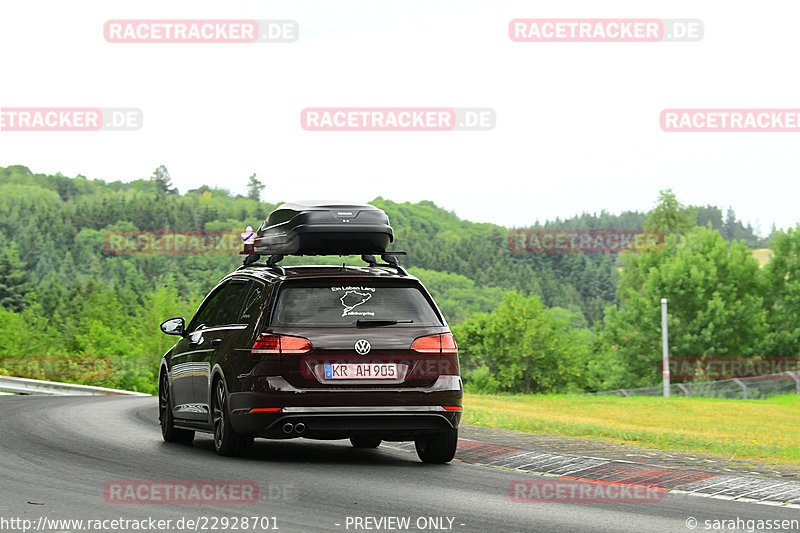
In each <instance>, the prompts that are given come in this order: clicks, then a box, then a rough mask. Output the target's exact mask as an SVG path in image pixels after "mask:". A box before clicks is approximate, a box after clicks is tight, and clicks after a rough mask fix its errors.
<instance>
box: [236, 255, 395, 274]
mask: <svg viewBox="0 0 800 533" xmlns="http://www.w3.org/2000/svg"><path fill="white" fill-rule="evenodd" d="M262 255H267V254H265V253H259V252H253V253H251V254H250V255H248V256H247V257H245V258H244V261H243V264H242V266H240V267H239V268H237V269H236V270H239V269H242V268H247V267H251V266H253V267H264V268H270V269H272V270H274V271H275V272H277V273H278V274H280V275H281V276H285V275H286V270H285V269H284V268H283V267H282V266H280V265H279V264H278V263H279V262H280V261H282V260H283V258H284V256H283V255H282V254H271V255H270V256H269V259H267V263H266V264H263V263H257V262H256V261H258V260H259V259H260V258H261V256H262ZM398 255H408V252H401V251H395V252H383V253H382V254H381V259H383V260H384V261H385V262H384V263H379V262H378V260H377V259H375V256H374V255H372V254H362V255H361V260H362V261H364V262H365V263H367V265H369V267H370V268H393V269H395V270H396V271H397V273H398V274H399V275H401V276H408V272H407V271H406V269H404V268H403V267H401V266H400V263H399V262H398V261H397V257H396V256H398ZM342 266H345V265H344V264H342Z"/></svg>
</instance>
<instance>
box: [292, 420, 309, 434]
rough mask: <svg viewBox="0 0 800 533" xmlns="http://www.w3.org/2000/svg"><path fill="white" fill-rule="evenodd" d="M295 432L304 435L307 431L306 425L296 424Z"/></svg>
mask: <svg viewBox="0 0 800 533" xmlns="http://www.w3.org/2000/svg"><path fill="white" fill-rule="evenodd" d="M294 430H295V431H296V432H298V433H302V432H304V431H305V430H306V425H305V424H303V423H302V422H298V423H297V424H295V426H294Z"/></svg>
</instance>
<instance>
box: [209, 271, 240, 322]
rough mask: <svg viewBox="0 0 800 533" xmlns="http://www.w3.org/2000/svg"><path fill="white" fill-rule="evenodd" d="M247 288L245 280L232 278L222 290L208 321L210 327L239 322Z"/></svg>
mask: <svg viewBox="0 0 800 533" xmlns="http://www.w3.org/2000/svg"><path fill="white" fill-rule="evenodd" d="M246 288H247V282H246V281H244V280H237V279H235V280H232V281H230V282H228V284H227V285H225V287H224V288H223V289H222V291H220V297H219V300H218V301H216V302H215V305H214V312H213V313H212V314H211V317H210V318H209V321H208V327H210V328H213V327H216V326H225V325H227V324H238V323H239V320H238V318H239V310H240V309H241V306H242V299H243V298H244V295H245V292H246V290H245V289H246Z"/></svg>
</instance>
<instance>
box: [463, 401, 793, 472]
mask: <svg viewBox="0 0 800 533" xmlns="http://www.w3.org/2000/svg"><path fill="white" fill-rule="evenodd" d="M463 420H464V422H466V423H468V424H473V425H476V426H485V427H496V428H506V429H516V430H520V431H526V432H529V433H549V434H554V435H564V436H570V437H586V438H592V439H601V440H608V441H613V442H619V443H623V444H635V445H637V446H644V447H647V448H658V449H664V450H681V451H687V452H701V453H711V454H715V455H723V456H729V457H731V458H735V459H751V460H756V461H769V462H773V463H781V464H794V465H800V447H798V444H797V443H798V442H800V396H779V397H775V398H770V399H767V400H752V401H747V400H719V399H710V398H651V397H634V398H621V397H598V396H545V395H541V396H540V395H488V394H470V393H467V394H466V395H465V397H464V416H463Z"/></svg>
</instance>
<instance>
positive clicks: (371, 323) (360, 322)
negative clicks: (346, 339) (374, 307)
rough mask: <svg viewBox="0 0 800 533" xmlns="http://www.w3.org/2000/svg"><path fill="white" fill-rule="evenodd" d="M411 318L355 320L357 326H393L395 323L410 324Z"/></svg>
mask: <svg viewBox="0 0 800 533" xmlns="http://www.w3.org/2000/svg"><path fill="white" fill-rule="evenodd" d="M413 322H414V321H413V320H361V319H359V320H356V327H357V328H379V327H381V326H394V325H395V324H412V323H413Z"/></svg>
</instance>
